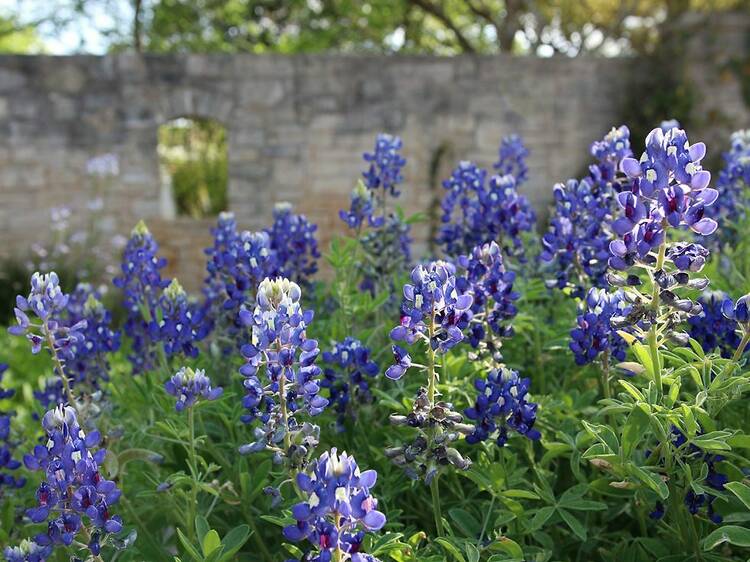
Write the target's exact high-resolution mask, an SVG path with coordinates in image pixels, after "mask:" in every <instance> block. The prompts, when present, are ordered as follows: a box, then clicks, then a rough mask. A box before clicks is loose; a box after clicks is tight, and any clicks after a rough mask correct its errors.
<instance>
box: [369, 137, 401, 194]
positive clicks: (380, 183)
mask: <svg viewBox="0 0 750 562" xmlns="http://www.w3.org/2000/svg"><path fill="white" fill-rule="evenodd" d="M401 147H402V142H401V139H400V138H398V137H394V136H391V135H387V134H385V133H381V134H379V135H378V136H377V137H376V139H375V149H374V150H373V151H372V152H365V153H364V155H363V158H364V159H365V162H368V163H369V164H370V167H369V168H368V169H367V171H366V172H364V173H363V174H362V177H363V178H364V180H365V185H366V186H367V188H368V189H371V190H373V191H375V192H376V193H378V195H377V198H378V200H380V201H383V202H384V201H385V197H386V196H387V195H390V196H391V197H398V195H399V191H398V190H397V186H398V185H399V184H400V183H401V182H403V181H404V178H403V176H402V175H401V168H403V167H404V165H406V159H405V158H404V157H403V156H401V154H400V153H399V151H400V150H401Z"/></svg>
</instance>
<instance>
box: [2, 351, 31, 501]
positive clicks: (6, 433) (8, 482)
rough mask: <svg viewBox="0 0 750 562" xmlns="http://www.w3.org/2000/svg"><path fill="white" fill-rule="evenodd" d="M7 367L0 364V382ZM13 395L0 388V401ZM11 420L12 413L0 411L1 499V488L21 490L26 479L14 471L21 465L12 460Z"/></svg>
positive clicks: (12, 391) (10, 391) (9, 390)
mask: <svg viewBox="0 0 750 562" xmlns="http://www.w3.org/2000/svg"><path fill="white" fill-rule="evenodd" d="M7 370H8V365H6V364H4V363H0V382H2V380H3V375H4V374H5V371H7ZM13 394H15V391H14V390H12V389H5V388H3V387H1V386H0V400H3V399H5V398H10V397H12V396H13ZM12 419H13V413H12V412H2V411H0V498H2V497H3V488H10V489H12V488H21V487H23V485H24V484H25V483H26V479H25V478H23V477H20V476H16V472H15V471H16V470H17V469H18V468H19V467H20V466H21V463H20V462H19V461H18V460H16V459H14V458H13V450H14V448H15V443H14V442H13V440H12V439H11V435H10V424H11V421H12Z"/></svg>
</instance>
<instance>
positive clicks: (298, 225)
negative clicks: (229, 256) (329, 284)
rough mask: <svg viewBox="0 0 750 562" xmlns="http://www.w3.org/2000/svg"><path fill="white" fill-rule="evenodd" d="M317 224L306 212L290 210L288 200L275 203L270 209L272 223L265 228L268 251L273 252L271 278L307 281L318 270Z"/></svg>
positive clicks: (304, 282) (300, 282)
mask: <svg viewBox="0 0 750 562" xmlns="http://www.w3.org/2000/svg"><path fill="white" fill-rule="evenodd" d="M316 230H318V225H316V224H313V223H311V222H310V221H308V220H307V218H306V217H305V215H296V214H294V213H293V212H292V206H291V205H290V204H289V203H277V204H276V206H275V207H274V209H273V225H271V228H269V229H267V230H266V232H267V233H268V237H269V239H270V247H271V250H273V251H274V254H275V262H274V263H275V269H274V271H273V276H274V277H286V278H288V279H291V280H293V281H295V282H297V283H298V284H307V283H309V278H310V277H311V276H312V275H313V274H314V273H315V272H316V271H318V258H319V257H320V251H318V241H317V240H316V238H315V231H316Z"/></svg>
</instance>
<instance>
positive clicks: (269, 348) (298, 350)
mask: <svg viewBox="0 0 750 562" xmlns="http://www.w3.org/2000/svg"><path fill="white" fill-rule="evenodd" d="M301 296H302V291H301V290H300V288H299V285H297V284H296V283H294V282H293V281H289V280H288V279H282V278H277V279H274V280H271V279H264V280H263V281H262V282H261V284H260V286H259V287H258V293H257V298H256V305H255V310H254V311H253V312H252V313H251V312H250V311H249V310H247V309H242V310H241V311H240V317H241V319H242V322H243V323H244V325H245V326H247V327H249V328H251V330H252V340H251V342H250V343H247V344H245V345H243V346H242V355H243V357H244V358H245V364H244V365H243V366H242V367H240V373H241V374H242V376H243V377H245V381H244V386H245V390H246V394H245V397H244V399H243V402H242V403H243V406H244V407H245V408H246V409H247V410H248V413H247V414H246V415H244V416H243V417H242V421H243V422H245V423H252V422H254V421H256V420H259V421H261V423H262V427H257V428H256V429H255V432H254V435H255V437H256V441H255V442H253V443H251V444H249V445H244V446H243V447H241V448H240V451H241V452H243V453H249V452H255V451H260V450H263V449H265V448H267V447H268V448H277V445H278V444H279V443H280V442H281V441H282V440H283V441H284V444H285V449H286V450H284V451H282V452H281V453H280V454H283V455H286V456H289V455H291V454H292V453H293V452H294V451H290V450H289V448H290V446H291V444H292V443H291V441H292V438H296V436H297V434H299V432H300V428H299V424H298V421H297V419H296V416H297V415H298V414H300V413H303V412H305V413H307V414H309V415H310V416H315V415H317V414H320V413H321V412H322V411H323V410H324V409H325V407H326V406H327V404H328V401H327V400H326V399H325V398H323V397H322V396H320V395H319V391H320V385H319V379H320V375H321V369H320V367H318V366H317V365H316V364H315V360H316V359H317V357H318V354H319V352H320V351H319V349H318V343H317V341H315V340H313V339H310V338H308V337H307V333H306V331H307V325H308V324H309V323H310V322H311V321H312V318H313V313H312V311H310V310H307V311H303V310H302V307H301V305H300V298H301ZM261 367H265V381H264V382H261V379H260V377H259V375H258V373H259V372H260V370H261ZM308 429H309V428H308V427H303V428H302V430H303V431H305V432H307V431H308ZM302 437H303V438H304V437H306V436H305V435H302ZM304 448H305V453H306V452H307V451H309V450H310V447H304ZM298 449H299V448H298ZM277 452H278V451H277Z"/></svg>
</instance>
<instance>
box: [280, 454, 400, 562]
mask: <svg viewBox="0 0 750 562" xmlns="http://www.w3.org/2000/svg"><path fill="white" fill-rule="evenodd" d="M376 481H377V473H376V472H375V471H374V470H365V471H364V472H360V469H359V467H358V466H357V462H356V461H355V460H354V457H351V456H349V455H347V454H346V453H345V452H344V453H342V454H341V455H340V456H339V454H338V453H337V451H336V449H335V448H334V449H331V450H330V452H326V453H323V454H322V455H321V456H320V458H319V459H318V460H317V461H316V462H315V464H314V466H313V470H312V473H311V474H309V475H308V474H306V473H304V472H301V473H299V474H298V475H297V486H298V487H299V489H300V490H301V491H302V493H303V494H304V495H305V496H306V498H305V500H304V501H302V502H300V503H298V504H296V505H295V506H294V507H292V517H294V519H295V520H296V521H297V522H296V524H294V525H289V526H287V527H284V537H285V538H286V539H287V540H290V541H292V542H301V541H303V540H307V541H308V542H309V543H310V544H311V546H312V550H311V551H310V552H308V553H307V554H306V555H305V556H304V557H303V558H302V560H301V561H298V562H330V561H331V560H333V556H334V555H335V554H336V553H337V552H338V553H340V554H341V555H343V558H340V560H341V561H342V562H343V561H351V562H377V561H376V559H375V558H374V557H372V556H370V555H367V554H364V553H362V552H361V549H362V542H363V540H364V538H365V534H366V533H368V532H374V531H379V530H380V529H382V528H383V526H384V525H385V521H386V520H385V515H383V513H381V512H380V511H378V509H377V507H378V501H377V499H375V498H374V497H373V496H372V494H371V492H370V490H371V489H372V487H373V486H374V485H375V482H376ZM337 560H339V558H337Z"/></svg>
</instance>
